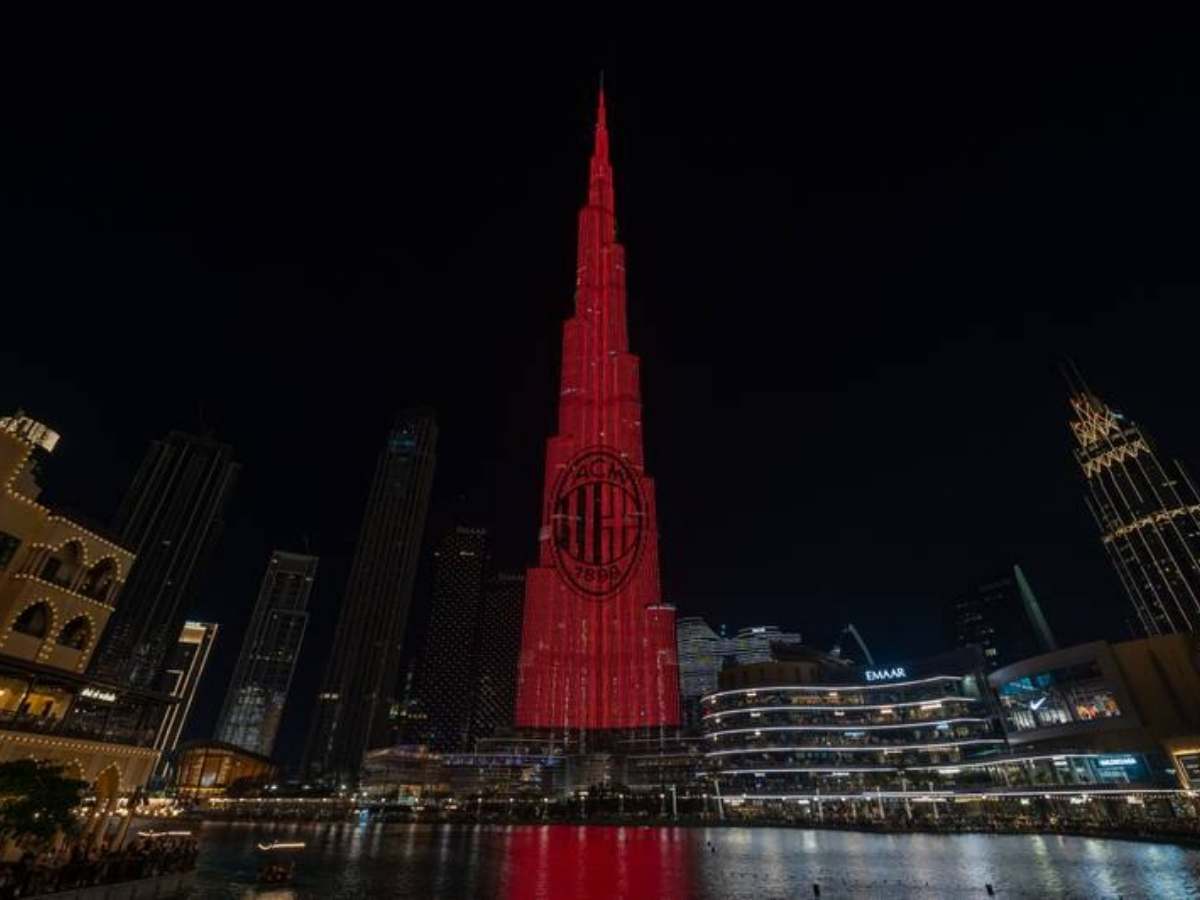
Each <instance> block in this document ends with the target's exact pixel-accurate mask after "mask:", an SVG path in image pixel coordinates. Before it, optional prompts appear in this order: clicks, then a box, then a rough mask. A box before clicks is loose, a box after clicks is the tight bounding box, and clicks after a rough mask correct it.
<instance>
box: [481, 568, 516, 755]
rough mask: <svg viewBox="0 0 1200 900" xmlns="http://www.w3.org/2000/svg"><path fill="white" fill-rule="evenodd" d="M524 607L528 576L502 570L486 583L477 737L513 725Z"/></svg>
mask: <svg viewBox="0 0 1200 900" xmlns="http://www.w3.org/2000/svg"><path fill="white" fill-rule="evenodd" d="M524 606H525V576H524V575H521V574H519V573H513V572H499V573H497V574H496V575H495V576H493V577H492V578H489V579H488V581H487V582H486V583H485V584H484V586H483V606H482V608H481V609H480V612H479V629H478V630H479V651H478V655H479V676H478V678H477V679H476V685H477V686H476V690H475V713H474V716H473V720H474V723H473V725H472V729H471V731H472V735H473V736H474V737H476V738H481V737H491V736H492V735H493V734H494V733H495V732H496V731H497V730H499V729H503V728H509V727H511V726H512V724H513V709H514V705H515V704H516V699H517V661H518V659H519V658H520V656H521V614H522V611H523V609H524Z"/></svg>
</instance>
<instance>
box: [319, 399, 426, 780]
mask: <svg viewBox="0 0 1200 900" xmlns="http://www.w3.org/2000/svg"><path fill="white" fill-rule="evenodd" d="M436 445H437V425H436V424H435V422H434V420H433V416H432V414H431V413H429V412H428V411H424V410H410V411H407V412H404V413H401V414H400V416H399V418H398V420H397V422H396V426H395V427H394V428H393V429H392V430H391V432H390V433H389V435H388V440H387V444H386V446H385V447H384V448H383V450H382V452H381V453H380V454H379V459H378V462H377V464H376V468H375V477H374V480H373V481H372V483H371V494H370V497H369V498H368V500H367V508H366V512H365V513H364V515H363V523H362V528H361V530H360V531H359V536H358V544H357V546H356V547H355V550H354V559H353V561H352V562H351V565H350V577H349V579H348V580H347V583H346V591H345V594H344V595H343V597H342V605H341V611H340V613H339V615H338V624H337V630H336V631H335V633H334V640H333V653H332V655H331V657H330V659H329V664H328V666H327V667H326V669H325V676H324V681H323V682H322V687H321V691H320V693H319V694H318V695H317V708H316V711H315V715H314V717H313V723H312V728H311V730H310V733H309V737H308V741H307V744H306V746H305V754H304V768H305V770H306V771H307V773H308V774H309V776H310V777H313V778H318V779H320V780H323V781H338V782H353V781H356V780H357V779H358V773H359V769H360V766H361V765H362V760H363V754H364V753H365V752H366V750H367V749H368V748H371V747H379V746H388V745H390V744H391V743H392V740H391V738H392V721H393V717H392V715H391V713H392V710H393V709H394V708H395V707H397V706H398V704H399V699H398V698H397V697H396V693H397V690H398V689H399V687H400V683H399V682H400V651H401V645H402V644H403V641H404V631H405V627H406V626H407V623H408V611H409V607H410V606H411V605H412V594H413V583H414V580H415V578H416V572H417V562H418V559H419V558H420V552H421V541H422V538H423V535H424V532H425V519H426V516H427V514H428V512H429V493H430V489H431V487H432V485H433V469H434V457H435V449H436Z"/></svg>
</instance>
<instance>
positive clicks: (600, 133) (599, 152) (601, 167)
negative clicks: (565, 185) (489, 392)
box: [588, 75, 613, 240]
mask: <svg viewBox="0 0 1200 900" xmlns="http://www.w3.org/2000/svg"><path fill="white" fill-rule="evenodd" d="M588 206H598V207H600V208H601V209H603V210H606V211H607V212H608V213H609V215H610V216H611V215H612V213H613V186H612V165H611V164H610V163H609V160H608V115H607V112H606V110H605V108H604V76H603V75H601V77H600V93H599V98H598V100H597V103H596V143H595V147H594V148H593V150H592V164H591V174H590V178H589V183H588ZM609 224H611V222H610V223H609ZM610 240H611V238H610Z"/></svg>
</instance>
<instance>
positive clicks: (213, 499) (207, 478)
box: [92, 431, 240, 688]
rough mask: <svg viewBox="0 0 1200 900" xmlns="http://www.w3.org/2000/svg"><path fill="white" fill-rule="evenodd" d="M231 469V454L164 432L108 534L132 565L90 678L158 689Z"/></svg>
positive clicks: (216, 529)
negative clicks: (113, 534) (126, 550)
mask: <svg viewBox="0 0 1200 900" xmlns="http://www.w3.org/2000/svg"><path fill="white" fill-rule="evenodd" d="M239 468H240V467H239V465H238V464H237V463H236V462H234V461H233V450H232V449H231V448H230V447H229V446H227V445H226V444H221V443H218V442H217V441H215V440H212V439H211V438H203V437H195V436H193V435H190V434H184V433H183V432H179V431H172V432H171V433H170V434H169V435H167V437H166V439H165V440H161V441H154V442H153V443H152V444H151V445H150V451H149V452H148V453H147V454H146V458H145V459H144V460H143V461H142V465H141V468H140V469H138V473H137V476H136V477H135V478H134V481H133V484H132V485H131V486H130V488H129V492H128V493H127V494H126V495H125V500H124V501H123V502H122V504H121V508H120V510H119V511H118V512H117V519H116V523H115V526H116V527H115V530H116V532H117V535H118V536H119V539H120V542H121V544H122V545H123V546H125V547H128V548H130V549H131V550H132V551H133V552H134V553H136V554H137V562H136V563H135V564H134V566H133V571H132V572H130V574H129V579H128V580H127V581H126V582H125V590H124V591H123V592H122V595H121V603H120V604H119V605H118V606H117V609H116V611H115V612H114V613H113V616H112V619H110V621H109V625H108V628H107V629H106V630H105V634H104V639H103V643H102V644H101V646H100V648H99V650H98V652H97V654H96V656H95V658H94V659H93V660H92V671H93V672H94V673H95V674H97V675H100V676H101V677H103V678H107V679H110V680H114V681H120V682H125V683H128V684H132V685H134V686H136V687H141V688H159V687H161V685H160V684H159V681H160V679H161V678H162V675H163V670H164V664H165V661H166V657H167V654H168V652H169V651H170V650H171V648H172V647H174V645H175V643H176V641H177V640H178V638H179V634H180V631H181V630H182V628H183V623H184V619H185V618H186V616H187V614H188V611H189V607H190V606H192V605H193V603H194V602H195V599H196V593H197V591H198V590H199V586H200V579H201V577H202V575H203V571H204V568H205V565H206V563H207V562H208V560H209V558H210V556H211V555H212V551H213V548H214V546H215V544H216V540H217V537H218V536H219V535H220V533H221V528H222V526H223V524H224V523H223V518H222V517H223V515H224V512H225V507H226V505H227V504H228V502H229V497H230V495H231V493H232V491H233V484H234V481H235V480H236V478H237V474H238V470H239Z"/></svg>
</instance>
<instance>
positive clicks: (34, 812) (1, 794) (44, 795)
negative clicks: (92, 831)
mask: <svg viewBox="0 0 1200 900" xmlns="http://www.w3.org/2000/svg"><path fill="white" fill-rule="evenodd" d="M86 787H87V782H84V781H79V780H78V779H75V778H69V777H67V776H66V775H64V774H63V767H62V766H59V765H55V764H53V763H43V762H37V761H35V760H32V759H18V760H13V761H12V762H6V763H0V837H4V838H9V839H12V840H16V841H20V842H33V843H45V842H47V841H49V840H51V839H52V838H53V837H54V835H55V834H56V833H58V832H59V831H62V832H64V833H66V834H74V833H75V832H76V831H78V829H79V819H78V817H77V816H76V815H75V809H76V807H78V806H79V804H80V803H81V802H82V799H83V791H84V789H85V788H86Z"/></svg>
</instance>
